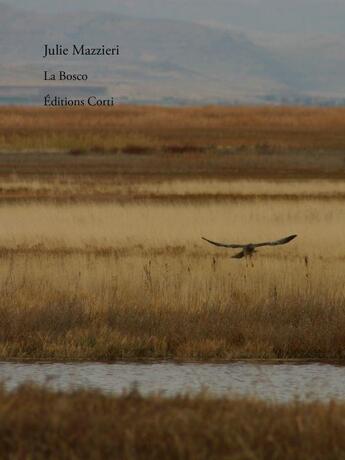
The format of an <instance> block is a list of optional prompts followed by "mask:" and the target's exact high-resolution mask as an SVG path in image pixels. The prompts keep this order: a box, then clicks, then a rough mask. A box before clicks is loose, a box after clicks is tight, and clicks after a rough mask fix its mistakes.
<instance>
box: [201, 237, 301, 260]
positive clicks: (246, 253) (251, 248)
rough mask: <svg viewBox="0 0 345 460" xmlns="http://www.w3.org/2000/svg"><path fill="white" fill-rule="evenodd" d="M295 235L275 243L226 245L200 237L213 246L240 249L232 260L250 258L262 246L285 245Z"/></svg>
mask: <svg viewBox="0 0 345 460" xmlns="http://www.w3.org/2000/svg"><path fill="white" fill-rule="evenodd" d="M296 236H297V235H290V236H286V237H285V238H282V239H280V240H275V241H265V242H264V243H247V244H227V243H217V242H216V241H211V240H208V239H207V238H204V237H201V238H202V239H203V240H205V241H207V242H208V243H211V244H214V245H215V246H220V247H222V248H232V249H242V250H241V251H240V252H238V253H237V254H235V255H234V256H232V259H242V257H252V256H253V254H254V252H257V251H256V248H261V247H262V246H279V245H281V244H286V243H289V242H290V241H292V240H293V239H294V238H296Z"/></svg>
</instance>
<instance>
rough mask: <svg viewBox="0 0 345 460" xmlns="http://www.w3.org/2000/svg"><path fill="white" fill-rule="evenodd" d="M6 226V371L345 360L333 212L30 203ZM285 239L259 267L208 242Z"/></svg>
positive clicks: (276, 204)
mask: <svg viewBox="0 0 345 460" xmlns="http://www.w3.org/2000/svg"><path fill="white" fill-rule="evenodd" d="M301 187H302V185H301ZM248 189H250V186H249V185H248ZM0 221H1V222H2V227H1V234H0V255H1V258H2V263H1V267H0V284H1V287H2V288H1V299H2V301H1V308H0V322H1V324H3V325H4V327H3V328H2V329H1V332H0V357H1V358H2V359H6V358H9V357H15V358H34V359H44V358H47V359H102V360H115V359H137V358H163V359H165V358H178V359H201V360H202V359H232V358H239V357H241V358H244V357H246V358H314V359H321V358H334V359H343V358H344V347H343V344H344V338H345V335H344V331H345V308H344V307H345V304H344V298H345V274H344V270H343V265H344V263H345V244H344V238H343V229H344V224H345V210H344V206H343V204H342V202H341V201H339V200H331V201H328V202H326V203H325V202H324V201H323V200H313V201H311V200H308V199H307V200H299V201H295V202H292V201H290V200H276V201H268V202H266V201H257V200H254V201H250V202H238V201H237V202H236V201H235V202H231V201H230V202H226V203H219V204H217V203H214V202H213V203H209V204H201V203H199V204H195V203H194V204H188V202H186V203H183V204H176V203H175V204H174V203H170V204H169V203H165V204H164V205H160V204H152V203H151V204H145V205H144V204H142V203H141V204H140V203H132V204H126V205H121V204H116V203H107V204H97V205H96V204H81V203H78V204H74V205H72V204H65V205H54V204H52V203H50V204H37V203H27V204H25V205H2V206H1V207H0ZM291 233H298V234H299V237H298V239H296V240H295V241H294V242H292V243H290V244H289V245H287V246H284V247H280V248H263V249H261V250H260V252H259V253H258V255H257V259H255V263H254V267H250V266H247V265H246V262H245V261H243V260H232V259H230V258H229V256H230V254H233V252H231V251H227V250H224V249H220V248H215V247H213V246H211V245H208V244H207V243H205V242H203V241H201V239H200V236H201V235H205V236H207V237H210V238H213V239H216V240H224V241H228V240H233V241H234V242H237V241H239V242H241V241H244V242H246V241H252V240H267V239H270V238H278V237H281V236H285V235H288V234H291Z"/></svg>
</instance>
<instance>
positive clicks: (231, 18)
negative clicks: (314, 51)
mask: <svg viewBox="0 0 345 460" xmlns="http://www.w3.org/2000/svg"><path fill="white" fill-rule="evenodd" d="M1 2H2V3H7V4H9V5H12V6H18V7H19V6H20V7H25V8H33V9H40V10H41V11H46V12H48V11H49V12H57V11H60V12H62V11H64V12H66V11H71V10H74V11H77V10H85V9H88V10H91V11H96V10H98V11H100V10H108V11H112V12H114V13H121V14H131V15H133V16H144V17H161V18H171V19H186V20H194V21H198V22H200V21H202V22H207V21H209V22H210V23H212V22H214V23H222V24H225V25H230V26H233V27H238V28H240V29H241V28H242V29H247V30H252V31H255V30H258V31H263V32H274V33H296V32H298V33H301V32H302V33H303V32H304V33H321V34H322V33H327V34H329V33H343V32H344V24H345V0H96V1H95V0H59V1H56V0H0V3H1Z"/></svg>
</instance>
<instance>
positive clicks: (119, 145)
mask: <svg viewBox="0 0 345 460" xmlns="http://www.w3.org/2000/svg"><path fill="white" fill-rule="evenodd" d="M344 128H345V122H344V109H343V108H328V109H325V108H322V109H321V108H293V107H292V108H279V107H263V108H262V107H261V108H259V107H235V108H227V107H204V108H162V107H137V106H118V107H115V108H113V109H99V110H95V109H91V110H87V109H85V108H83V109H71V108H68V109H52V110H46V109H42V108H30V107H29V108H6V107H3V108H1V109H0V149H1V150H11V151H13V150H17V151H18V150H27V149H34V150H47V149H48V150H49V149H58V150H61V149H62V150H66V149H67V150H68V151H78V150H79V151H81V152H82V151H90V150H91V151H92V150H93V151H96V150H98V151H100V150H101V151H109V152H117V151H128V153H131V152H134V153H138V152H140V153H142V154H145V153H149V152H150V151H162V152H166V153H169V152H173V153H177V154H179V153H181V152H182V153H188V152H189V153H190V152H193V151H194V152H195V151H202V150H205V149H206V150H208V149H214V148H215V147H217V148H220V149H224V148H229V147H230V148H234V149H236V150H237V149H239V150H240V151H243V150H246V149H247V148H249V149H251V150H253V151H256V152H257V153H258V154H260V155H262V156H269V155H271V153H272V152H274V151H275V150H276V149H294V148H297V149H300V148H303V149H306V150H307V151H311V150H328V151H329V150H337V151H341V150H342V149H343V148H344V147H345V136H344Z"/></svg>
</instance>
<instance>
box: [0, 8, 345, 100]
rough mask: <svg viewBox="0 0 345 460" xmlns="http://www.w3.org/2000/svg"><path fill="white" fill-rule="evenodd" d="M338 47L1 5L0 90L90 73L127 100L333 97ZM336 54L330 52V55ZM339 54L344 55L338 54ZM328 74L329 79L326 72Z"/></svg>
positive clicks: (343, 64) (337, 90)
mask: <svg viewBox="0 0 345 460" xmlns="http://www.w3.org/2000/svg"><path fill="white" fill-rule="evenodd" d="M44 43H49V44H51V45H53V44H55V43H61V44H64V45H66V46H69V45H71V44H72V43H85V44H86V45H88V46H97V45H101V44H106V45H109V46H112V45H113V44H117V43H118V44H120V50H121V53H120V57H118V58H116V59H108V58H88V59H85V58H84V59H83V58H77V57H74V58H73V57H66V58H64V59H61V58H54V59H50V60H49V62H48V61H46V62H44V60H43V59H42V57H41V53H42V51H43V48H42V47H43V44H44ZM341 43H342V42H341V40H340V41H338V42H337V41H333V42H332V43H331V44H329V43H328V45H327V43H326V45H325V42H324V41H322V40H321V43H319V46H321V49H322V46H328V48H326V49H325V50H324V55H323V56H321V58H320V56H318V49H319V48H318V47H317V46H313V43H310V44H304V46H301V47H295V46H292V45H291V44H290V45H289V42H287V43H284V44H283V45H282V46H280V47H277V46H273V45H274V43H273V44H272V43H270V41H269V40H268V41H267V39H266V42H265V40H261V41H260V40H257V39H256V38H255V37H254V38H253V37H251V38H249V37H248V36H247V35H245V34H243V33H239V32H234V31H231V30H227V29H224V28H219V27H211V26H206V25H200V24H195V23H191V22H186V21H178V20H169V19H158V18H157V19H143V18H135V17H131V16H124V15H117V14H112V13H87V12H85V13H69V14H67V13H66V14H44V13H43V12H42V10H41V11H38V12H35V11H24V10H23V9H17V8H13V7H10V6H8V5H5V4H1V3H0V54H1V56H2V59H1V61H0V85H6V84H9V83H11V84H18V85H26V84H32V85H41V84H42V79H43V77H42V76H43V71H44V70H45V69H46V70H51V71H53V70H57V69H64V70H69V71H73V72H88V74H89V77H90V80H89V83H90V84H93V85H105V86H106V87H108V88H109V92H110V93H111V94H113V95H114V96H119V97H121V98H123V99H124V100H129V101H138V102H140V101H144V102H150V101H153V102H155V101H158V102H159V101H163V102H164V101H165V102H167V103H169V101H170V102H172V103H174V102H177V103H178V102H183V101H186V103H188V102H195V103H204V102H206V103H210V102H211V103H212V102H224V103H229V102H230V103H237V102H262V101H267V100H270V101H277V102H279V100H280V99H282V98H285V100H292V101H294V100H296V101H299V100H302V101H303V98H304V100H306V101H308V100H310V99H311V98H322V97H323V96H324V97H327V98H335V99H336V98H339V97H342V91H343V90H344V89H345V79H343V75H344V73H343V72H344V71H345V58H344V56H340V57H339V55H338V53H337V49H338V48H339V49H340V46H341ZM332 47H333V50H334V53H333V54H332V53H330V52H329V50H330V49H332ZM343 54H344V53H343ZM330 70H331V71H332V76H330V75H329V71H330Z"/></svg>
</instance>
